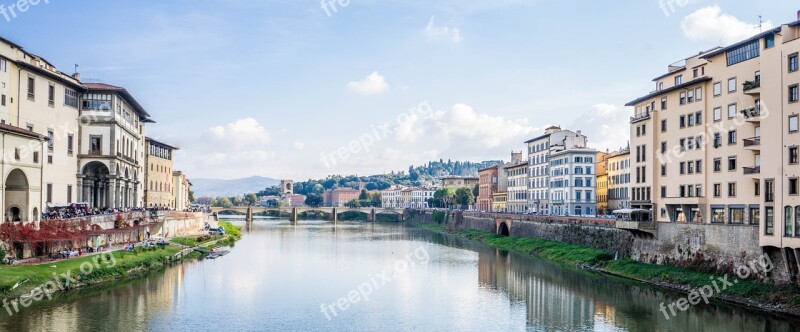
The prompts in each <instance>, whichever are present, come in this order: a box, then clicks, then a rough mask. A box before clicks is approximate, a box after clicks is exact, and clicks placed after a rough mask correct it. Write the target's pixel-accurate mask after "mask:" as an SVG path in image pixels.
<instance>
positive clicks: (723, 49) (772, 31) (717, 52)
mask: <svg viewBox="0 0 800 332" xmlns="http://www.w3.org/2000/svg"><path fill="white" fill-rule="evenodd" d="M798 22H800V21H795V22H793V23H790V26H794V24H798ZM779 32H781V27H777V28H774V29H770V30H768V31H765V32H762V33H759V34H757V35H755V36H753V37H750V38H747V39H745V40H742V41H740V42H738V43H734V44H731V45H728V46H725V47H720V48H718V49H717V50H715V51H712V52H708V53H706V54H704V55H703V56H702V57H700V58H701V59H710V58H713V57H715V56H717V55H720V54H722V53H725V52H727V51H730V50H732V49H734V48H737V47H739V46H742V45H744V44H747V43H751V42H753V41H756V40H759V39H761V38H764V37H765V36H767V35H770V34H775V33H779Z"/></svg>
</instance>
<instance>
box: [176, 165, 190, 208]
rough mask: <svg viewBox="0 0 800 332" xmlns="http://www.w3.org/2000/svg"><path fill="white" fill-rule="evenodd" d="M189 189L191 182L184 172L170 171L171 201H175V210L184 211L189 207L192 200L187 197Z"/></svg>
mask: <svg viewBox="0 0 800 332" xmlns="http://www.w3.org/2000/svg"><path fill="white" fill-rule="evenodd" d="M191 189H192V183H191V182H189V178H187V177H186V174H183V172H181V171H174V172H172V201H173V202H175V207H174V209H175V211H185V210H186V209H188V208H190V207H191V205H192V202H191V200H190V197H189V191H191Z"/></svg>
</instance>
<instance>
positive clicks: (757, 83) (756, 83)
mask: <svg viewBox="0 0 800 332" xmlns="http://www.w3.org/2000/svg"><path fill="white" fill-rule="evenodd" d="M760 87H761V79H758V78H757V79H755V80H752V81H746V82H744V83H743V84H742V90H744V91H745V92H747V91H750V90H753V89H758V88H760Z"/></svg>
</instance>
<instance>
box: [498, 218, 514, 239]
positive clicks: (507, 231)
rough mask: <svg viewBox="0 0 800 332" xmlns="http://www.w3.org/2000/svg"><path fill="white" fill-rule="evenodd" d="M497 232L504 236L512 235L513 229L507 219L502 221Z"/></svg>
mask: <svg viewBox="0 0 800 332" xmlns="http://www.w3.org/2000/svg"><path fill="white" fill-rule="evenodd" d="M497 234H500V235H502V236H511V229H510V228H509V227H508V224H506V222H505V221H503V222H501V223H500V226H498V227H497Z"/></svg>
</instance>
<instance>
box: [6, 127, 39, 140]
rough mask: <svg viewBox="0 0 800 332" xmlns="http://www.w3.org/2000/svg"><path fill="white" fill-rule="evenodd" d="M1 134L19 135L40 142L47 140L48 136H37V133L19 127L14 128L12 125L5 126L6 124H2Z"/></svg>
mask: <svg viewBox="0 0 800 332" xmlns="http://www.w3.org/2000/svg"><path fill="white" fill-rule="evenodd" d="M0 132H7V133H12V134H17V135H20V136H25V137H28V138H33V139H38V140H42V141H44V140H47V136H44V135H39V134H37V133H35V132H32V131H30V130H27V129H22V128H17V127H14V126H12V125H9V124H5V123H0Z"/></svg>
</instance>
